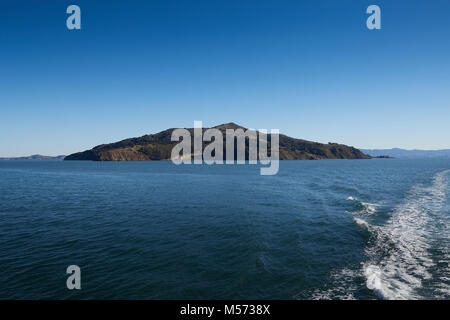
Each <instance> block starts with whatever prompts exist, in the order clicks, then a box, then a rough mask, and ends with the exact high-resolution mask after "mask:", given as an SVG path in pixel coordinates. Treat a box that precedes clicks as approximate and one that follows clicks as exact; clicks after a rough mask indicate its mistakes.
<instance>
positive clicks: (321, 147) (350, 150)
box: [64, 122, 372, 161]
mask: <svg viewBox="0 0 450 320" xmlns="http://www.w3.org/2000/svg"><path fill="white" fill-rule="evenodd" d="M213 128H216V129H218V130H220V131H221V132H223V134H224V136H225V130H226V129H233V130H236V129H243V130H244V131H245V130H247V129H246V128H244V127H242V126H239V125H237V124H235V123H233V122H231V123H226V124H222V125H218V126H215V127H213ZM206 129H207V128H203V130H206ZM173 130H175V129H174V128H172V129H167V130H164V131H161V132H159V133H155V134H148V135H144V136H142V137H136V138H129V139H125V140H122V141H119V142H114V143H109V144H102V145H99V146H96V147H94V148H92V149H90V150H86V151H83V152H77V153H74V154H71V155H68V156H66V157H65V158H64V160H65V161H69V160H91V161H157V160H170V158H171V151H172V148H173V147H174V146H175V145H176V144H177V143H178V142H176V141H175V142H174V141H171V136H172V131H173ZM187 130H188V131H189V132H190V133H191V135H193V132H194V129H193V128H189V129H187ZM205 145H206V143H203V147H205ZM224 146H225V143H224ZM247 148H248V144H247V143H246V149H247ZM269 150H270V145H269ZM224 152H225V150H224ZM279 152H280V153H279V156H280V160H323V159H371V158H372V157H371V156H369V155H367V154H365V153H363V152H361V151H360V150H358V149H356V148H354V147H350V146H347V145H343V144H338V143H331V142H330V143H328V144H323V143H318V142H313V141H308V140H302V139H296V138H291V137H288V136H286V135H283V134H280V135H279Z"/></svg>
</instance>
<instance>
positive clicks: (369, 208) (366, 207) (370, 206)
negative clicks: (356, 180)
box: [347, 196, 379, 214]
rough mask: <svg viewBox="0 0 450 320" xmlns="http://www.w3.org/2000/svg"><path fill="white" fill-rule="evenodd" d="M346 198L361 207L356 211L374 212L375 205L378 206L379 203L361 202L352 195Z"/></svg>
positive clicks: (375, 209)
mask: <svg viewBox="0 0 450 320" xmlns="http://www.w3.org/2000/svg"><path fill="white" fill-rule="evenodd" d="M347 200H348V201H354V202H356V203H358V204H359V205H360V206H361V207H362V209H361V210H360V211H359V212H358V213H366V214H374V213H376V211H377V207H378V206H379V204H377V203H370V202H363V201H360V200H358V198H354V197H352V196H349V197H347Z"/></svg>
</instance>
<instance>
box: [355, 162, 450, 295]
mask: <svg viewBox="0 0 450 320" xmlns="http://www.w3.org/2000/svg"><path fill="white" fill-rule="evenodd" d="M449 173H450V170H446V171H443V172H440V173H438V174H437V175H436V176H435V177H434V178H433V182H432V184H431V186H428V187H425V186H416V187H414V188H413V189H411V190H410V192H409V194H408V195H407V197H406V198H405V200H404V201H403V203H402V204H400V205H399V206H398V207H396V209H395V210H394V211H393V212H392V216H391V217H390V219H389V220H388V222H387V223H386V224H385V225H384V226H371V227H370V229H371V231H372V232H373V233H372V234H373V237H372V239H371V240H370V243H369V246H368V247H367V249H366V254H367V256H368V257H369V259H368V261H367V262H366V263H364V265H363V270H364V276H365V278H366V285H367V288H369V289H371V290H373V291H374V292H375V293H376V294H377V295H378V296H379V297H380V298H382V299H421V298H423V296H422V295H421V293H420V289H421V288H422V286H423V283H424V282H429V283H434V282H435V283H436V285H435V286H434V288H431V289H429V288H428V289H427V291H430V290H432V291H435V292H432V296H433V297H434V298H439V297H441V298H445V297H447V298H448V297H449V296H448V293H449V291H450V290H449V288H450V283H449V277H448V276H449V275H448V272H447V274H442V275H441V276H440V279H434V281H433V279H432V278H433V274H432V272H431V270H432V269H433V268H435V267H436V263H437V262H435V259H433V256H432V254H431V248H433V249H434V245H435V242H436V234H440V235H441V236H442V237H443V238H444V240H445V239H448V232H447V231H448V230H445V229H444V230H442V226H445V227H446V226H448V222H449V221H448V219H449V217H448V214H444V213H443V211H444V210H443V209H444V206H445V203H446V192H447V188H448V178H447V175H448V174H449ZM444 233H445V234H446V235H445V234H444ZM442 249H443V250H444V251H446V252H442V254H443V255H441V260H440V262H438V263H441V264H442V263H444V264H445V263H447V266H448V263H449V262H450V260H449V254H448V246H446V245H444V247H443V248H442ZM444 269H446V270H448V268H444ZM428 293H430V292H428ZM427 296H428V294H427Z"/></svg>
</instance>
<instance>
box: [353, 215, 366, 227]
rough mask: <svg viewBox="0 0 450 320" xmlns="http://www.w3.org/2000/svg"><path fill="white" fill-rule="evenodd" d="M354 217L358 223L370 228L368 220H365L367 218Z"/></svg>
mask: <svg viewBox="0 0 450 320" xmlns="http://www.w3.org/2000/svg"><path fill="white" fill-rule="evenodd" d="M353 219H354V220H355V222H356V223H357V224H358V225H360V226H362V227H365V228H367V229H369V224H368V223H367V221H365V220H363V219H360V218H357V217H354V218H353Z"/></svg>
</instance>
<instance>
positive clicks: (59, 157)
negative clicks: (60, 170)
mask: <svg viewBox="0 0 450 320" xmlns="http://www.w3.org/2000/svg"><path fill="white" fill-rule="evenodd" d="M64 157H65V156H56V157H51V156H42V155H40V154H34V155H32V156H28V157H11V158H0V160H63V159H64Z"/></svg>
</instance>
